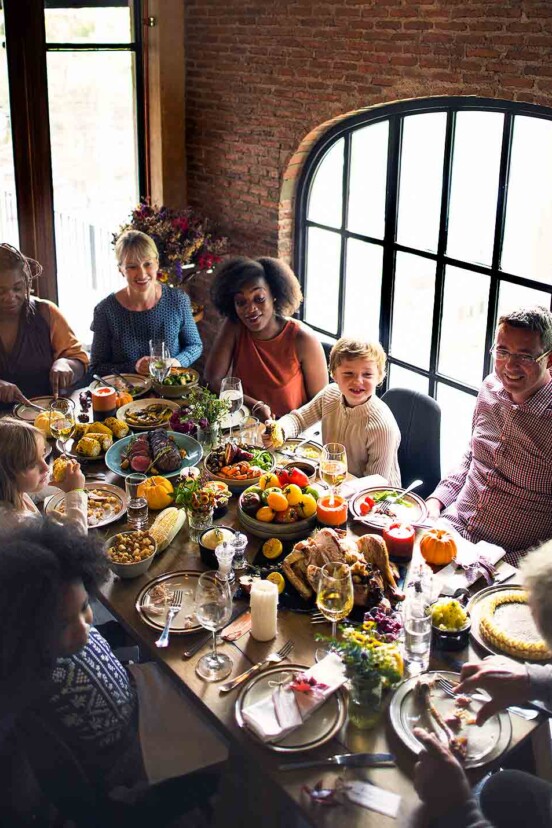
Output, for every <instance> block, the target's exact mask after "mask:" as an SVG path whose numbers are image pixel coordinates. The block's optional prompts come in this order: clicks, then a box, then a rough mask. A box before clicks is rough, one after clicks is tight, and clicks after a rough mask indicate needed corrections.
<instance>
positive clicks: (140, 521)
mask: <svg viewBox="0 0 552 828" xmlns="http://www.w3.org/2000/svg"><path fill="white" fill-rule="evenodd" d="M147 479H148V478H147V476H146V475H145V474H139V473H133V474H129V475H128V476H127V477H125V490H126V493H127V496H128V505H127V521H128V525H129V526H131V527H132V528H133V529H144V528H145V527H146V526H147V525H148V501H147V500H146V498H145V497H144V496H143V495H141V494H139V493H138V489H139V487H140V486H141V484H142V483H145V481H146V480H147Z"/></svg>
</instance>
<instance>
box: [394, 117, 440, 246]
mask: <svg viewBox="0 0 552 828" xmlns="http://www.w3.org/2000/svg"><path fill="white" fill-rule="evenodd" d="M446 125H447V117H446V114H445V113H444V112H435V113H429V114H423V115H409V116H408V117H407V118H405V119H404V121H403V140H402V154H401V176H400V186H399V220H398V230H397V241H398V242H399V244H405V245H407V246H408V247H417V248H420V249H421V250H431V251H432V252H435V251H436V250H437V242H438V239H439V218H440V214H441V192H442V186H443V154H444V150H445V130H446Z"/></svg>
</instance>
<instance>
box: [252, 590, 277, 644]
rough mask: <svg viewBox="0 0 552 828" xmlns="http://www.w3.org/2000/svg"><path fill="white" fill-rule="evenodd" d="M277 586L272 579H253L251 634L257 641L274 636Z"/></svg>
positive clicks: (266, 639) (268, 639) (269, 639)
mask: <svg viewBox="0 0 552 828" xmlns="http://www.w3.org/2000/svg"><path fill="white" fill-rule="evenodd" d="M277 617H278V587H277V586H276V584H273V583H272V581H254V582H253V584H252V586H251V635H252V636H253V638H255V639H256V640H257V641H271V640H272V639H273V638H275V637H276V630H277Z"/></svg>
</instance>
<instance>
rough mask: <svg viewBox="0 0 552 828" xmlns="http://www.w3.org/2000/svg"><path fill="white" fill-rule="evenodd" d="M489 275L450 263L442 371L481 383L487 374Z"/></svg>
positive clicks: (442, 324)
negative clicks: (485, 353)
mask: <svg viewBox="0 0 552 828" xmlns="http://www.w3.org/2000/svg"><path fill="white" fill-rule="evenodd" d="M488 302H489V277H488V276H484V275H483V274H481V273H471V272H470V271H469V270H462V269H461V268H458V267H447V269H446V273H445V293H444V298H443V316H442V323H441V348H440V353H439V372H440V373H441V374H445V375H446V376H448V377H451V378H452V379H455V380H458V381H459V382H465V383H466V384H467V385H472V386H474V387H478V386H479V383H480V382H481V379H482V376H483V356H484V350H485V330H486V326H487V306H488Z"/></svg>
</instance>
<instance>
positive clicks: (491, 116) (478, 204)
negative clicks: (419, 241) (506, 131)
mask: <svg viewBox="0 0 552 828" xmlns="http://www.w3.org/2000/svg"><path fill="white" fill-rule="evenodd" d="M503 123H504V115H503V114H502V113H500V112H459V113H458V115H457V117H456V130H455V137H454V154H453V165H452V184H451V194H450V210H449V222H448V243H447V254H448V255H449V256H452V257H453V258H455V259H461V260H462V261H467V262H476V263H480V264H485V265H490V264H491V261H492V254H493V241H494V232H495V224H496V204H497V196H498V174H499V169H500V153H501V147H502V128H503Z"/></svg>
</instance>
